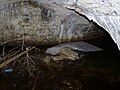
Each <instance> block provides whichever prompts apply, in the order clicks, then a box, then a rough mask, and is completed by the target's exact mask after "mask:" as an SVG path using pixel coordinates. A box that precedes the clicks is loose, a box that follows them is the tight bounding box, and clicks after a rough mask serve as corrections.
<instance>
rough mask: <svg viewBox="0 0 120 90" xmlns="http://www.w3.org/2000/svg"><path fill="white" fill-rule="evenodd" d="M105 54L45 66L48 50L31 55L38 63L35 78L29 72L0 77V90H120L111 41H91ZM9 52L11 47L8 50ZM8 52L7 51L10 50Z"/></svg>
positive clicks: (117, 58) (118, 63) (119, 73)
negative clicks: (45, 55) (43, 60)
mask: <svg viewBox="0 0 120 90" xmlns="http://www.w3.org/2000/svg"><path fill="white" fill-rule="evenodd" d="M88 42H89V43H91V44H93V45H96V46H98V47H100V48H102V49H104V50H103V51H100V52H94V53H83V52H80V53H83V54H84V57H83V58H81V59H79V60H76V61H67V60H64V61H60V62H57V63H51V64H50V65H46V64H45V63H43V62H42V58H41V57H44V53H43V52H44V51H45V48H42V49H40V50H41V51H40V52H36V54H35V53H34V52H31V54H32V55H34V57H36V58H33V60H35V61H36V64H35V65H36V68H37V69H36V70H35V71H34V72H33V74H32V75H29V74H28V73H27V71H26V72H25V71H24V72H22V73H18V72H19V69H18V70H15V67H14V68H13V71H12V72H10V73H4V72H2V70H1V73H0V90H120V56H119V51H118V49H117V46H116V44H115V43H114V42H113V41H112V39H111V38H108V37H107V38H106V37H104V38H101V39H98V40H95V41H88ZM9 48H10V47H9ZM9 48H7V49H9Z"/></svg>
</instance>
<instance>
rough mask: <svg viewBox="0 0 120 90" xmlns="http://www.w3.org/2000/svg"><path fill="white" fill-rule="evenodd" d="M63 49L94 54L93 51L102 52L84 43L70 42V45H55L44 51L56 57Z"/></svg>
mask: <svg viewBox="0 0 120 90" xmlns="http://www.w3.org/2000/svg"><path fill="white" fill-rule="evenodd" d="M64 48H70V49H72V50H77V51H82V52H95V51H101V50H102V49H100V48H98V47H96V46H93V45H91V44H88V43H86V42H71V43H64V44H60V45H57V46H55V47H51V48H48V49H47V50H46V53H48V54H52V55H57V54H59V53H60V52H61V50H62V49H64ZM62 51H63V50H62ZM68 54H69V51H68ZM69 55H70V54H69Z"/></svg>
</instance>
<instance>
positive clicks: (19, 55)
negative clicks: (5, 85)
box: [0, 46, 35, 68]
mask: <svg viewBox="0 0 120 90" xmlns="http://www.w3.org/2000/svg"><path fill="white" fill-rule="evenodd" d="M34 48H35V46H34V47H32V48H30V49H28V50H26V51H24V52H22V53H20V54H18V55H17V56H14V57H13V58H11V59H8V60H6V61H5V62H3V63H2V64H0V68H3V67H5V66H6V65H8V64H9V63H11V62H12V61H14V60H15V59H17V58H19V57H21V56H22V55H24V54H26V53H27V52H29V51H31V50H33V49H34Z"/></svg>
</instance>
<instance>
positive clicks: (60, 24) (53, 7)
mask: <svg viewBox="0 0 120 90" xmlns="http://www.w3.org/2000/svg"><path fill="white" fill-rule="evenodd" d="M0 3H1V4H0V41H1V42H5V41H8V40H12V39H17V38H22V37H24V39H25V42H26V44H29V45H30V44H32V45H48V44H50V45H52V44H59V43H62V42H71V41H83V40H89V39H95V38H99V37H102V36H103V35H104V33H103V31H101V30H100V29H98V28H97V27H96V26H95V25H93V24H92V22H90V21H88V20H87V19H86V18H84V17H83V16H80V15H79V14H78V13H76V12H74V11H72V10H68V9H67V8H65V7H63V6H62V5H58V4H57V3H55V2H54V3H53V2H52V3H51V2H50V1H48V0H46V1H44V0H43V1H39V0H38V1H37V0H9V1H8V0H0ZM14 43H15V42H14Z"/></svg>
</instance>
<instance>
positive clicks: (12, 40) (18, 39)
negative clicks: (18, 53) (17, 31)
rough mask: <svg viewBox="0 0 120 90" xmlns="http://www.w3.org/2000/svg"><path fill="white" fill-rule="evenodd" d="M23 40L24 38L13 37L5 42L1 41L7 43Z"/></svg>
mask: <svg viewBox="0 0 120 90" xmlns="http://www.w3.org/2000/svg"><path fill="white" fill-rule="evenodd" d="M21 40H23V39H22V38H17V39H11V40H8V41H5V42H3V43H1V45H4V44H7V43H10V42H14V41H21Z"/></svg>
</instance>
